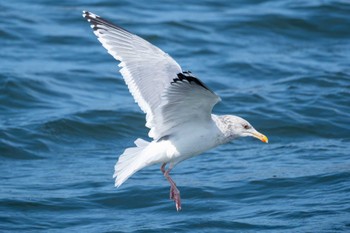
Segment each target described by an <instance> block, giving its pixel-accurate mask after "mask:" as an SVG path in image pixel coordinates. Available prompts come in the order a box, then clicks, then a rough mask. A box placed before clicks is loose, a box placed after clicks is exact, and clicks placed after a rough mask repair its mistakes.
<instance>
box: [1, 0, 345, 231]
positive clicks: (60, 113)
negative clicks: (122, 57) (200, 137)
mask: <svg viewBox="0 0 350 233" xmlns="http://www.w3.org/2000/svg"><path fill="white" fill-rule="evenodd" d="M0 9H1V18H2V20H0V45H1V48H0V232H8V231H13V232H232V231H237V232H241V231H247V232H256V231H263V232H348V231H350V152H349V151H350V3H349V1H345V0H343V1H342V0H326V1H321V0H319V1H317V0H315V1H295V0H288V1H286V0H285V1H278V0H266V1H263V0H255V1H229V0H226V1H216V0H215V1H214V0H212V1H209V0H207V1H182V2H181V1H160V0H155V1H150V2H148V3H147V4H146V3H144V2H142V1H112V0H94V1H83V0H79V1H68V0H65V1H64V0H63V1H54V0H51V1H29V0H28V1H0ZM82 10H89V11H92V12H94V13H96V14H99V15H101V16H103V17H106V18H108V19H109V20H111V21H113V22H115V23H118V24H119V25H121V26H123V27H125V28H127V29H128V30H129V31H132V32H134V33H136V34H138V35H140V36H142V37H144V38H146V39H147V40H149V41H150V42H152V43H153V44H156V45H157V46H159V47H160V48H162V49H163V50H165V51H166V52H168V53H169V54H170V55H172V56H173V57H174V58H175V59H176V60H177V61H178V63H179V64H181V66H182V68H183V69H184V70H191V71H192V72H193V73H194V74H195V75H196V76H198V77H199V78H201V80H202V81H203V82H205V83H206V84H207V85H208V86H209V87H210V88H211V89H213V90H214V91H215V92H216V93H218V94H219V95H220V96H221V97H222V100H223V101H222V102H221V103H220V104H218V105H217V106H216V108H215V112H216V113H219V114H223V113H230V114H236V115H239V116H242V117H244V118H246V119H247V120H249V121H250V122H251V123H252V124H253V125H254V126H255V128H256V129H258V130H259V131H261V132H262V133H264V134H266V135H267V136H268V137H269V140H270V143H269V144H267V145H266V144H263V143H261V142H259V141H257V140H254V139H249V138H245V139H240V140H237V141H234V142H232V143H229V144H227V145H224V146H221V147H218V148H216V149H214V150H211V151H209V152H207V153H204V154H203V155H201V156H198V157H195V158H193V159H190V160H187V161H185V162H183V163H181V164H179V165H178V166H177V167H176V169H175V170H174V172H173V178H174V179H175V181H176V182H177V184H178V186H179V188H180V190H181V192H182V199H183V200H182V201H183V211H181V212H179V213H178V212H176V211H175V207H174V204H173V203H172V202H171V201H170V200H169V199H168V197H169V196H168V195H169V193H168V192H169V185H168V183H167V181H166V180H165V179H164V177H163V176H162V174H161V172H160V171H159V167H158V166H154V167H150V168H147V169H144V170H142V171H141V172H139V173H137V174H136V175H134V176H133V177H132V178H131V179H130V180H128V181H127V182H126V183H125V184H124V185H123V186H122V187H121V188H120V189H116V188H114V182H113V179H112V174H113V167H114V164H115V162H116V160H117V158H118V155H120V154H121V153H122V152H123V150H124V148H125V147H128V146H132V145H133V141H134V140H135V139H136V138H138V137H141V138H147V128H145V127H144V124H145V119H144V115H143V114H142V113H141V111H140V110H139V109H138V106H137V105H136V104H134V101H133V99H132V97H131V95H130V94H129V93H128V90H127V88H126V86H125V85H124V82H123V80H122V78H121V76H120V74H119V73H118V67H117V62H115V61H114V60H113V58H112V57H111V56H109V55H108V54H107V52H106V51H105V50H104V49H103V48H102V46H101V45H100V43H99V42H98V41H97V40H96V38H95V35H93V33H92V31H91V29H90V27H89V25H88V23H87V22H86V21H85V20H84V19H83V18H82V17H81V13H82V12H81V11H82Z"/></svg>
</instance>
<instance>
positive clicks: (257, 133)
mask: <svg viewBox="0 0 350 233" xmlns="http://www.w3.org/2000/svg"><path fill="white" fill-rule="evenodd" d="M253 137H255V138H257V139H259V140H261V141H262V142H265V143H268V142H269V139H268V138H267V137H266V136H265V135H264V134H262V133H259V132H256V133H253Z"/></svg>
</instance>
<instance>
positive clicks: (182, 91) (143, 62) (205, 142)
mask: <svg viewBox="0 0 350 233" xmlns="http://www.w3.org/2000/svg"><path fill="white" fill-rule="evenodd" d="M83 17H84V18H86V19H87V20H88V21H89V22H90V24H91V27H92V29H93V30H94V33H95V35H96V36H97V38H98V40H99V41H100V42H101V43H102V45H103V47H105V48H106V49H107V51H108V53H110V54H111V55H112V56H113V57H114V58H115V59H116V60H118V61H120V64H119V67H121V70H120V72H121V74H122V76H123V78H124V80H125V82H126V84H127V86H128V88H129V91H130V92H131V94H132V95H133V97H134V99H135V102H136V103H138V105H139V106H140V108H141V110H142V111H143V112H144V113H146V126H147V127H148V128H150V131H149V134H148V135H149V137H150V138H152V139H153V141H151V142H148V141H145V140H143V139H140V138H139V139H137V140H136V141H135V145H136V146H135V147H131V148H127V149H126V150H125V151H124V153H123V154H122V155H120V156H119V159H118V162H117V163H116V165H115V173H114V175H113V178H115V186H116V187H119V186H120V185H122V184H123V183H124V182H125V181H126V180H127V179H128V178H129V177H130V176H132V175H133V174H134V173H135V172H137V171H139V170H141V169H142V168H144V167H147V166H151V165H153V164H162V165H161V171H162V172H163V174H164V176H165V178H166V179H167V180H168V181H169V183H170V198H171V199H173V200H174V201H175V204H176V209H177V210H178V211H179V210H180V209H181V199H180V192H179V190H178V189H177V187H176V184H175V182H174V181H173V180H172V178H171V177H170V175H169V173H170V171H171V170H172V169H173V168H174V167H175V165H176V164H178V163H179V162H181V161H183V160H186V159H188V158H191V157H193V156H196V155H199V154H201V153H203V152H205V151H207V150H209V149H211V148H214V147H216V146H218V145H221V144H224V143H227V142H229V141H231V140H233V139H236V138H238V137H245V136H252V137H256V138H258V139H260V140H261V141H263V142H266V143H267V141H268V140H267V137H266V136H265V135H263V134H261V133H259V132H257V131H256V130H255V129H254V128H253V127H252V126H251V125H250V123H249V122H248V121H246V120H244V119H242V118H240V117H238V116H234V115H220V116H219V115H215V114H212V109H213V107H214V105H215V104H216V103H218V102H219V101H221V99H220V97H219V96H217V95H216V94H215V93H214V92H213V91H211V90H210V89H209V88H208V87H207V86H206V85H205V84H204V83H203V82H201V81H200V80H199V79H198V78H196V77H195V76H194V75H193V74H192V73H191V72H189V71H182V69H181V67H180V65H179V64H177V62H176V61H175V60H174V59H172V58H171V57H170V56H169V55H168V54H166V53H164V52H163V51H162V50H160V49H159V48H157V47H156V46H154V45H152V44H150V43H149V42H147V41H146V40H144V39H142V38H140V37H138V36H137V35H135V34H132V33H130V32H128V31H126V30H125V29H123V28H121V27H119V26H116V25H114V24H112V23H110V22H109V21H107V20H105V19H103V18H101V17H99V16H98V15H95V14H93V13H91V12H87V11H84V12H83ZM166 165H168V167H167V169H166V168H165V167H166Z"/></svg>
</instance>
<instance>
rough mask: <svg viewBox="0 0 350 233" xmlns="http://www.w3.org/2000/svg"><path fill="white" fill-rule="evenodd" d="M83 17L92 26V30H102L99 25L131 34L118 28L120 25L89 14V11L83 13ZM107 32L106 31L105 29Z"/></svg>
mask: <svg viewBox="0 0 350 233" xmlns="http://www.w3.org/2000/svg"><path fill="white" fill-rule="evenodd" d="M83 17H84V18H85V19H86V20H87V21H88V22H89V23H90V24H91V28H92V29H93V30H98V29H100V27H99V25H104V26H107V27H110V28H113V29H115V30H120V31H124V32H128V33H130V32H129V31H127V30H126V29H124V28H122V27H120V26H118V25H115V24H114V23H112V22H110V21H108V20H106V19H104V18H101V17H100V16H98V15H96V14H94V13H92V12H89V11H85V10H84V11H83ZM105 30H106V29H105Z"/></svg>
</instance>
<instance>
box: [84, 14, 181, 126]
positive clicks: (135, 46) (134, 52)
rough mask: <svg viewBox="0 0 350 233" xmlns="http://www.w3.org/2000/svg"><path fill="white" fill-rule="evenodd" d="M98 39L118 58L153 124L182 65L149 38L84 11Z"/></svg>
mask: <svg viewBox="0 0 350 233" xmlns="http://www.w3.org/2000/svg"><path fill="white" fill-rule="evenodd" d="M83 17H84V18H85V19H87V20H88V21H89V22H90V23H91V27H92V29H93V30H94V33H95V35H96V36H97V38H98V40H99V41H100V42H101V43H102V45H103V47H105V48H106V49H107V51H108V53H110V54H111V55H112V56H113V57H114V58H115V59H116V60H118V61H120V62H121V63H120V64H119V67H121V70H120V73H121V74H122V76H123V78H124V80H125V82H126V84H127V86H128V88H129V91H130V92H131V94H132V95H133V97H134V99H135V102H137V103H138V105H139V106H140V108H141V109H142V111H143V112H145V113H146V120H147V124H146V126H147V127H149V128H152V127H153V125H152V124H151V123H150V122H153V120H152V119H153V117H154V111H155V109H156V108H157V107H158V106H159V105H160V104H161V95H162V93H163V91H164V89H165V88H166V87H167V86H169V85H170V83H171V82H172V81H173V79H174V78H176V77H177V76H176V75H177V74H178V73H181V72H182V70H181V67H180V65H179V64H177V63H176V61H175V60H174V59H172V58H171V57H170V56H169V55H168V54H166V53H164V52H163V51H162V50H160V49H159V48H157V47H155V46H154V45H152V44H150V43H149V42H147V41H146V40H144V39H142V38H140V37H138V36H136V35H134V34H132V33H130V32H128V31H126V30H124V29H123V28H121V27H118V26H116V25H114V24H112V23H110V22H108V21H107V20H105V19H103V18H101V17H99V16H98V15H95V14H93V13H91V12H87V11H83Z"/></svg>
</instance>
